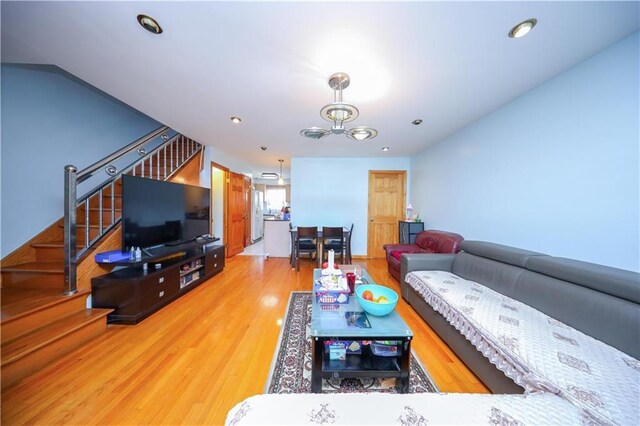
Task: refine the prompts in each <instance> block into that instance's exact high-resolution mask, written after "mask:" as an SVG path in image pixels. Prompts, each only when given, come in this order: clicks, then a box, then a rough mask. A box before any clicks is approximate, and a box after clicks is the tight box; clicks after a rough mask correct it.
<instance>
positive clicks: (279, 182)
mask: <svg viewBox="0 0 640 426" xmlns="http://www.w3.org/2000/svg"><path fill="white" fill-rule="evenodd" d="M278 161H279V162H280V175H279V177H278V185H284V179H283V178H282V163H284V160H278Z"/></svg>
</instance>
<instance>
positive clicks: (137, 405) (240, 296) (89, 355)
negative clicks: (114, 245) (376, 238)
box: [2, 256, 488, 425]
mask: <svg viewBox="0 0 640 426" xmlns="http://www.w3.org/2000/svg"><path fill="white" fill-rule="evenodd" d="M354 262H357V263H360V264H363V265H364V266H365V267H366V268H367V270H368V272H369V274H370V275H371V276H372V277H373V278H374V280H375V281H376V282H378V283H381V284H386V285H389V286H391V287H393V288H395V289H396V291H399V286H398V284H397V282H396V281H395V280H393V278H391V276H390V275H389V274H388V272H387V270H386V262H385V261H384V259H375V260H368V261H364V260H354ZM311 276H312V265H311V263H310V262H309V261H301V267H300V272H296V271H292V270H291V268H290V267H289V264H288V259H281V258H270V259H268V260H267V259H265V258H264V257H262V256H235V257H233V258H231V259H228V263H227V265H226V267H225V269H224V271H223V272H222V273H221V274H219V275H217V276H215V277H213V278H212V279H210V280H208V281H207V282H205V283H203V284H202V285H201V286H200V287H198V288H196V289H194V290H193V291H191V292H190V293H188V294H187V295H185V296H183V297H182V298H180V299H178V300H176V301H174V302H173V303H171V304H170V305H168V306H167V307H165V308H163V309H162V310H160V311H158V312H157V313H155V314H154V315H152V316H151V317H149V318H147V319H146V320H145V321H143V322H142V323H140V324H138V325H135V326H117V325H109V326H108V330H107V332H106V333H104V334H103V335H102V336H99V337H98V338H96V339H95V340H93V341H92V342H91V343H90V344H89V345H87V346H86V347H84V348H81V349H79V350H76V351H74V352H72V353H70V354H69V355H67V356H65V357H64V358H62V359H61V360H60V361H58V362H56V363H55V364H53V365H51V366H49V367H47V368H46V369H44V370H42V371H40V372H38V373H36V374H35V375H33V376H30V377H28V378H26V379H24V380H22V381H20V382H18V383H16V384H15V385H13V386H10V387H9V388H7V389H5V390H4V391H3V392H2V424H4V425H10V424H11V425H14V424H46V425H50V424H82V425H84V424H118V425H124V424H223V423H224V419H225V416H226V413H227V412H228V411H229V409H230V408H231V407H233V406H234V405H235V404H236V403H238V402H240V401H241V400H243V399H244V398H246V397H248V396H251V395H255V394H260V393H262V392H263V389H264V385H265V382H266V379H267V374H268V372H269V367H270V363H271V359H272V356H273V353H274V350H275V347H276V343H277V339H278V334H279V332H280V325H279V324H280V323H281V321H280V320H281V319H282V318H283V315H284V311H285V308H286V305H287V301H288V298H289V293H290V292H291V291H309V290H310V289H311V283H312V279H311ZM397 310H398V312H399V313H400V314H401V315H402V317H403V318H404V319H405V321H406V322H407V324H408V325H409V326H410V327H411V329H412V330H413V332H414V335H415V339H414V341H413V343H412V348H413V350H414V351H415V352H416V353H417V355H418V357H419V358H420V359H421V360H422V363H423V364H424V366H425V367H426V368H427V370H428V371H429V373H430V375H431V376H432V377H433V378H434V380H435V382H436V384H437V386H438V387H439V388H440V390H441V391H443V392H471V393H487V392H488V390H487V389H486V388H485V387H484V385H482V383H480V382H479V381H478V379H477V378H476V377H475V376H473V374H472V373H470V372H469V370H468V369H467V368H466V367H465V366H464V364H462V363H461V361H460V360H458V359H457V357H456V356H455V355H454V354H453V353H452V351H451V350H450V349H449V348H448V347H447V346H446V345H445V344H444V343H442V341H441V340H440V339H439V338H438V337H437V335H435V333H434V332H433V331H432V330H431V329H430V328H429V327H428V326H426V325H425V324H424V322H423V321H422V320H421V319H420V317H419V316H418V315H417V314H415V312H414V311H413V308H411V307H410V306H408V305H406V303H404V301H402V300H400V302H399V303H398V307H397Z"/></svg>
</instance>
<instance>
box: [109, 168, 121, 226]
mask: <svg viewBox="0 0 640 426" xmlns="http://www.w3.org/2000/svg"><path fill="white" fill-rule="evenodd" d="M120 181H121V182H122V178H120ZM115 223H116V181H115V179H114V180H112V181H111V226H113V225H115Z"/></svg>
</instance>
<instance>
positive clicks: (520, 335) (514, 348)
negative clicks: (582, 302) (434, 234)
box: [406, 271, 640, 425]
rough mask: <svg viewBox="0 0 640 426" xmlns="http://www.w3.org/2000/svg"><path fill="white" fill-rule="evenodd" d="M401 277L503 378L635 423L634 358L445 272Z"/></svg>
mask: <svg viewBox="0 0 640 426" xmlns="http://www.w3.org/2000/svg"><path fill="white" fill-rule="evenodd" d="M406 281H407V283H408V284H409V285H411V287H412V288H414V289H415V290H416V291H417V292H418V293H419V294H420V295H421V296H422V297H424V299H425V301H426V302H427V303H428V304H429V305H431V306H432V307H433V308H434V309H435V310H436V311H437V312H439V313H440V314H442V315H443V316H444V317H445V318H446V319H447V321H448V322H449V323H451V324H452V325H453V326H454V327H455V328H456V329H457V330H459V331H460V332H461V333H462V334H463V335H464V336H465V337H466V338H467V339H468V340H469V341H471V343H473V344H474V346H475V347H476V348H477V349H478V350H479V351H481V352H482V353H483V354H484V355H485V356H486V357H487V358H489V360H490V361H491V362H492V363H494V364H495V365H496V366H497V367H498V368H499V369H500V370H501V371H503V372H504V373H505V374H506V375H507V376H508V377H510V378H512V379H513V380H514V381H515V382H516V383H518V384H519V385H521V386H523V387H524V388H525V389H526V390H527V391H529V392H532V391H549V392H553V393H555V394H558V395H560V396H562V397H563V398H565V399H567V400H568V401H570V402H571V403H573V404H574V405H576V406H577V407H579V408H581V409H582V410H583V411H584V412H586V413H588V414H589V415H590V416H591V417H592V418H593V419H594V420H597V421H599V422H602V423H612V424H618V425H637V424H640V414H639V405H640V362H639V361H638V360H636V359H635V358H632V357H631V356H629V355H627V354H625V353H623V352H621V351H619V350H617V349H615V348H613V347H611V346H609V345H607V344H605V343H603V342H601V341H599V340H596V339H594V338H592V337H590V336H587V335H585V334H584V333H582V332H580V331H578V330H576V329H574V328H572V327H569V326H568V325H566V324H563V323H562V322H560V321H557V320H555V319H553V318H551V317H549V316H548V315H546V314H543V313H542V312H540V311H537V310H536V309H534V308H532V307H530V306H528V305H526V304H524V303H521V302H519V301H517V300H514V299H511V298H509V297H506V296H504V295H502V294H500V293H497V292H495V291H493V290H491V289H489V288H487V287H485V286H482V285H480V284H478V283H475V282H473V281H468V280H465V279H463V278H461V277H458V276H457V275H455V274H452V273H449V272H444V271H420V272H412V273H409V274H407V277H406Z"/></svg>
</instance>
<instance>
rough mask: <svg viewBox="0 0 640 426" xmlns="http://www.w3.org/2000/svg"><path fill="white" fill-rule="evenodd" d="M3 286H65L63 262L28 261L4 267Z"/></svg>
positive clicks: (60, 288)
mask: <svg viewBox="0 0 640 426" xmlns="http://www.w3.org/2000/svg"><path fill="white" fill-rule="evenodd" d="M2 286H3V287H24V288H53V289H57V290H58V291H60V292H62V291H63V288H64V264H63V262H60V261H57V262H28V263H22V264H19V265H12V266H7V267H3V268H2Z"/></svg>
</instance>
